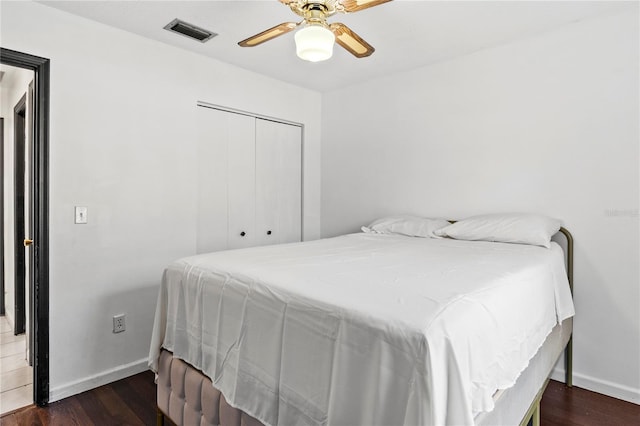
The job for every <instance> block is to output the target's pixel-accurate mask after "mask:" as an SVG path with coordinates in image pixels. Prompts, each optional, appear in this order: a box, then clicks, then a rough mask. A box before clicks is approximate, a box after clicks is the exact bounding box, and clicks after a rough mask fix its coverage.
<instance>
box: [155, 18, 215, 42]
mask: <svg viewBox="0 0 640 426" xmlns="http://www.w3.org/2000/svg"><path fill="white" fill-rule="evenodd" d="M164 29H165V30H169V31H173V32H174V33H178V34H181V35H183V36H185V37H189V38H192V39H194V40H198V41H199V42H202V43H204V42H205V41H208V40H210V39H212V38H213V37H215V36H217V35H218V34H216V33H214V32H213V31H209V30H205V29H204V28H200V27H196V26H195V25H193V24H189V23H187V22H184V21H181V20H179V19H174V20H173V21H171V22H169V23H168V24H167V25H165V26H164Z"/></svg>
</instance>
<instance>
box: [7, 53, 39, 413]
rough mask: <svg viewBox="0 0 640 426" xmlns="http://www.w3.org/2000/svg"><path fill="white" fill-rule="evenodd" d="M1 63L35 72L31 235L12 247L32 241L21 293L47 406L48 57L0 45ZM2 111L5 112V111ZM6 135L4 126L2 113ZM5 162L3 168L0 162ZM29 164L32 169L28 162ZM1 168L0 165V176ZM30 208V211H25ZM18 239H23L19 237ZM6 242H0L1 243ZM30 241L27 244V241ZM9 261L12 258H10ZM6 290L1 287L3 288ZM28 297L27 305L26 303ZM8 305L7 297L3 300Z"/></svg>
mask: <svg viewBox="0 0 640 426" xmlns="http://www.w3.org/2000/svg"><path fill="white" fill-rule="evenodd" d="M0 64H3V65H8V66H12V67H17V68H21V69H27V70H31V71H33V88H32V90H33V96H32V99H33V108H32V114H33V119H32V123H33V126H31V128H30V129H28V131H30V132H31V134H30V135H27V140H28V141H29V142H30V143H29V144H28V145H27V152H26V158H27V162H26V164H27V169H26V178H25V192H24V193H25V194H26V197H28V199H29V202H27V205H30V206H31V207H30V210H27V211H26V213H25V214H24V216H26V219H25V220H26V222H27V223H32V224H33V226H32V227H31V231H30V235H28V236H26V235H24V233H23V235H22V236H20V235H16V236H15V245H14V246H13V247H15V249H16V250H17V251H20V250H18V242H19V243H20V246H21V251H22V252H23V253H24V252H25V251H24V243H25V241H24V240H25V239H27V240H32V245H31V247H30V249H29V250H28V251H27V252H26V258H25V263H26V265H31V266H29V267H27V266H26V265H25V269H26V270H28V271H29V277H30V279H29V280H28V281H29V289H28V291H26V292H25V294H29V291H30V297H28V298H25V309H24V315H25V319H26V321H25V329H27V330H28V329H30V328H31V329H32V330H33V331H32V335H33V340H32V342H33V343H32V348H31V349H32V350H31V354H32V355H31V358H32V360H33V394H32V397H33V401H34V402H35V403H36V404H38V405H41V406H42V405H46V404H47V402H48V400H49V212H48V204H49V182H48V181H49V60H48V59H45V58H41V57H37V56H33V55H29V54H26V53H22V52H16V51H13V50H9V49H4V48H0ZM14 112H15V113H16V114H17V115H18V116H20V108H19V107H16V109H14V110H12V111H11V113H12V114H13V113H14ZM3 114H5V111H3ZM4 118H5V120H3V121H4V127H5V133H6V128H7V127H9V126H8V125H7V122H6V119H7V117H6V116H4ZM3 142H4V152H5V153H6V151H7V145H8V144H9V141H8V140H7V138H6V137H5V138H4V141H3ZM7 161H8V160H7V157H6V155H5V156H4V164H7ZM4 164H3V166H4ZM29 165H31V167H30V166H29ZM4 170H5V167H3V180H5V179H4V177H6V176H5V174H4ZM6 190H7V186H6V185H4V191H3V192H4V193H3V200H4V203H3V204H4V205H3V212H4V216H5V218H4V219H5V221H4V223H5V226H3V240H4V235H6V233H7V228H8V227H7V226H6V223H7V220H6V215H7V211H8V210H7V205H6V201H7V199H8V198H9V197H8V195H7V191H6ZM29 211H30V212H31V213H29ZM21 237H22V238H21ZM3 242H4V241H3ZM27 243H28V242H27ZM3 247H4V248H3V259H4V264H3V270H2V272H3V281H2V283H3V285H4V284H6V281H7V277H8V276H10V274H9V273H8V266H9V265H10V264H12V263H13V262H10V261H9V259H8V255H7V253H6V248H7V244H4V245H3ZM12 259H13V258H12ZM2 290H3V291H4V289H2ZM27 300H29V302H28V303H27V302H26V301H27ZM4 302H5V307H6V306H7V298H5V300H4Z"/></svg>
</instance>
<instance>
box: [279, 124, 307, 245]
mask: <svg viewBox="0 0 640 426" xmlns="http://www.w3.org/2000/svg"><path fill="white" fill-rule="evenodd" d="M279 133H280V139H279V142H278V160H279V164H278V169H279V173H278V182H277V186H278V188H279V193H280V197H279V198H278V230H279V241H278V242H280V243H291V242H298V241H302V129H301V128H300V127H298V126H291V125H283V127H282V128H281V129H280V132H279Z"/></svg>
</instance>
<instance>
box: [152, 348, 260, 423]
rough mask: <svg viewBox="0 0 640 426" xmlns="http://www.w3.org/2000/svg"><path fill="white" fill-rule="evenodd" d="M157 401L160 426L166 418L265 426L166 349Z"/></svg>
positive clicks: (161, 366)
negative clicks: (228, 400) (239, 408)
mask: <svg viewBox="0 0 640 426" xmlns="http://www.w3.org/2000/svg"><path fill="white" fill-rule="evenodd" d="M157 401H158V417H157V424H158V426H161V425H163V424H164V418H165V417H166V418H168V419H170V420H171V421H172V422H173V423H175V424H176V425H194V426H195V425H198V426H263V425H262V423H261V422H260V421H258V420H256V419H255V418H253V417H251V416H250V415H248V414H247V413H245V412H243V411H240V410H238V409H237V408H233V407H232V406H230V405H229V404H228V403H227V401H226V399H225V398H224V396H223V395H222V394H221V393H220V391H218V390H217V389H216V388H214V387H213V385H212V384H211V380H209V378H208V377H206V376H205V375H203V374H202V373H201V372H200V371H198V370H196V369H195V368H193V367H192V366H190V365H189V364H187V363H186V362H184V361H182V360H181V359H178V358H174V357H173V354H171V352H168V351H166V350H163V351H162V353H161V355H160V363H159V368H158V395H157Z"/></svg>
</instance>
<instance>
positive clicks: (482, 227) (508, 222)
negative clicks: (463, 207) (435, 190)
mask: <svg viewBox="0 0 640 426" xmlns="http://www.w3.org/2000/svg"><path fill="white" fill-rule="evenodd" d="M560 226H561V222H560V221H559V220H557V219H553V218H550V217H547V216H542V215H535V214H521V213H511V214H491V215H482V216H474V217H470V218H468V219H465V220H461V221H459V222H456V223H454V224H452V225H449V226H447V227H446V228H442V229H439V230H437V231H436V233H435V234H436V235H438V236H440V237H445V236H446V237H451V238H455V239H457V240H470V241H497V242H503V243H517V244H531V245H535V246H542V247H547V248H549V247H550V245H551V237H552V236H553V235H554V234H555V233H556V232H558V230H559V229H560Z"/></svg>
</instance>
